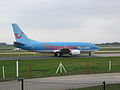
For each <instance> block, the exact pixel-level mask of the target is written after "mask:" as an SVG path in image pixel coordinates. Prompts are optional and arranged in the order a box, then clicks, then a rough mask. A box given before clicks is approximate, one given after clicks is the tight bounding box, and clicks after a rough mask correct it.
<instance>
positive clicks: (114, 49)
mask: <svg viewBox="0 0 120 90" xmlns="http://www.w3.org/2000/svg"><path fill="white" fill-rule="evenodd" d="M99 51H120V48H111V49H100V50H99Z"/></svg>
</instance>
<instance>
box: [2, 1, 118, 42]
mask: <svg viewBox="0 0 120 90" xmlns="http://www.w3.org/2000/svg"><path fill="white" fill-rule="evenodd" d="M119 3H120V1H119V0H29V1H28V0H2V1H1V3H0V11H1V14H0V20H1V21H0V24H1V26H2V27H1V30H4V31H6V32H3V31H2V35H1V36H0V40H1V41H4V42H8V43H12V41H13V34H12V30H11V26H10V24H11V23H14V22H15V23H17V24H18V25H20V26H21V27H22V28H23V30H24V31H25V32H26V33H27V34H28V35H30V37H31V38H33V39H37V40H40V41H41V40H42V41H86V42H94V43H97V42H98V43H99V42H106V41H110V42H114V41H119V38H120V36H119V33H120V30H119V29H120V26H119V23H120V10H119V8H120V5H119ZM5 35H7V36H8V37H10V38H9V39H6V36H5ZM66 35H67V37H66Z"/></svg>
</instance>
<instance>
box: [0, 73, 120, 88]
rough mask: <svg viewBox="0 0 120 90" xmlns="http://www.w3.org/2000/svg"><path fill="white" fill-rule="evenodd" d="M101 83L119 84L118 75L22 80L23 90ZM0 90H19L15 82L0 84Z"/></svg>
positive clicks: (76, 86)
mask: <svg viewBox="0 0 120 90" xmlns="http://www.w3.org/2000/svg"><path fill="white" fill-rule="evenodd" d="M103 81H106V83H108V82H111V81H112V82H114V83H120V73H104V74H89V75H72V76H59V77H47V78H36V79H26V80H24V90H66V89H71V88H83V87H88V86H96V85H103ZM0 90H21V89H20V82H18V81H17V80H14V81H7V82H0Z"/></svg>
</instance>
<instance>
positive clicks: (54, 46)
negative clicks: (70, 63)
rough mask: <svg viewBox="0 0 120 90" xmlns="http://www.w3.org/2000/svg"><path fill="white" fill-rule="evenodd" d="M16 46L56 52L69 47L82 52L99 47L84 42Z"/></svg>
mask: <svg viewBox="0 0 120 90" xmlns="http://www.w3.org/2000/svg"><path fill="white" fill-rule="evenodd" d="M15 46H16V47H18V48H22V49H25V50H31V51H38V52H43V51H44V52H45V51H50V52H55V50H60V49H63V48H68V49H70V50H73V49H74V50H80V51H81V52H82V51H83V52H89V51H95V50H98V49H99V47H97V46H95V45H94V44H91V43H83V42H31V43H26V44H24V45H15Z"/></svg>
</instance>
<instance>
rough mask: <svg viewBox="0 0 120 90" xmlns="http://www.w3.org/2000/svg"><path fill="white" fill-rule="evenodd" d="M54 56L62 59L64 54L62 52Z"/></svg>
mask: <svg viewBox="0 0 120 90" xmlns="http://www.w3.org/2000/svg"><path fill="white" fill-rule="evenodd" d="M54 56H55V57H62V56H63V54H62V53H61V52H56V53H54Z"/></svg>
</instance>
